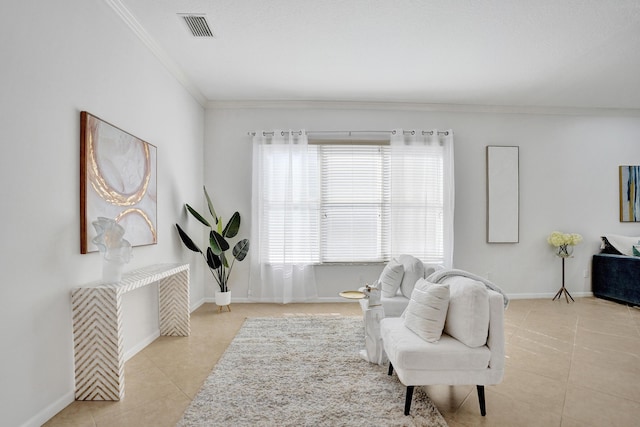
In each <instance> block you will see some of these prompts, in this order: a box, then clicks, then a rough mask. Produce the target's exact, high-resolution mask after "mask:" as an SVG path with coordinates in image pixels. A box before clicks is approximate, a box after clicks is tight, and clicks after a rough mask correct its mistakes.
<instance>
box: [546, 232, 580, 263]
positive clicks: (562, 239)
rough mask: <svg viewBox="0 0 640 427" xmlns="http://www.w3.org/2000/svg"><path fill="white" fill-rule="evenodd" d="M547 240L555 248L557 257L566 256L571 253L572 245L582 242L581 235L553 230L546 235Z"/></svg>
mask: <svg viewBox="0 0 640 427" xmlns="http://www.w3.org/2000/svg"><path fill="white" fill-rule="evenodd" d="M547 242H549V244H550V245H551V246H554V247H555V248H557V251H556V254H557V255H558V256H559V257H563V258H567V257H569V256H571V253H573V246H575V245H577V244H578V243H580V242H582V236H581V235H579V234H577V233H561V232H560V231H554V232H553V233H551V234H550V235H549V237H547Z"/></svg>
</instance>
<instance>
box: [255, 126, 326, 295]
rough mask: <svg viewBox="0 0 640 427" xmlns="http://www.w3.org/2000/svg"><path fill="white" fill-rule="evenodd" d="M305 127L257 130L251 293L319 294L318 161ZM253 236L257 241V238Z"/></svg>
mask: <svg viewBox="0 0 640 427" xmlns="http://www.w3.org/2000/svg"><path fill="white" fill-rule="evenodd" d="M313 156H314V155H313V153H310V152H309V150H308V140H307V135H306V133H305V132H304V131H280V130H275V131H271V132H262V131H261V132H256V134H255V136H254V138H253V183H252V208H251V212H252V216H251V218H252V219H251V239H252V246H253V247H254V248H256V250H254V251H253V252H252V256H251V274H250V283H249V299H250V300H253V301H262V302H279V303H288V302H295V301H305V300H309V299H312V298H314V297H316V296H317V289H316V280H315V272H314V267H313V262H314V260H317V259H318V251H319V246H320V245H319V242H318V236H319V228H320V226H319V215H318V209H319V194H318V191H317V188H318V185H317V179H318V174H317V161H316V159H315V158H310V157H313ZM254 242H255V243H254Z"/></svg>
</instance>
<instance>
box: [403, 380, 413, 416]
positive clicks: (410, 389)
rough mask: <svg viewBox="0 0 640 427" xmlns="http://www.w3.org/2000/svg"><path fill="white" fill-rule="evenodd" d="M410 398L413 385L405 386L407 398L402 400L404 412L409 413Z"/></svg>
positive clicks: (411, 398)
mask: <svg viewBox="0 0 640 427" xmlns="http://www.w3.org/2000/svg"><path fill="white" fill-rule="evenodd" d="M411 400H413V386H412V385H408V386H407V398H406V399H405V401H404V414H405V415H409V410H410V409H411Z"/></svg>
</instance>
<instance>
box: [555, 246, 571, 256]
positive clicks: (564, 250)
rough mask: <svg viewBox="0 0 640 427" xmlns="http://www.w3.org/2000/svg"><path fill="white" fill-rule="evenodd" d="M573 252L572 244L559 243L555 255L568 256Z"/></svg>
mask: <svg viewBox="0 0 640 427" xmlns="http://www.w3.org/2000/svg"><path fill="white" fill-rule="evenodd" d="M572 254H573V246H572V245H560V246H558V248H557V251H556V255H558V256H559V257H560V258H569V257H570V256H571V255H572Z"/></svg>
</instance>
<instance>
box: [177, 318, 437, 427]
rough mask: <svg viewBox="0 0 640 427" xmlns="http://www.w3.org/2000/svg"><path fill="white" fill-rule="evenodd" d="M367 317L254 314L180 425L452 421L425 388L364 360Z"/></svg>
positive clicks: (413, 423)
mask: <svg viewBox="0 0 640 427" xmlns="http://www.w3.org/2000/svg"><path fill="white" fill-rule="evenodd" d="M363 347H364V331H363V326H362V318H359V317H342V316H314V317H295V316H294V317H285V318H251V319H247V320H246V321H245V323H244V325H243V326H242V328H241V329H240V331H239V332H238V334H237V335H236V337H235V338H234V339H233V341H232V342H231V344H230V345H229V347H228V348H227V350H226V352H225V353H224V354H223V356H222V358H221V359H220V361H219V362H218V364H217V365H216V366H215V368H214V369H213V371H212V372H211V374H210V375H209V377H208V378H207V379H206V380H205V383H204V385H203V386H202V389H201V390H200V391H199V392H198V395H197V396H196V397H195V399H194V400H193V401H192V402H191V405H190V406H189V407H188V408H187V410H186V411H185V413H184V415H183V417H182V419H181V420H180V422H179V423H178V426H373V425H375V426H446V425H447V423H446V422H445V420H444V418H442V415H440V413H439V412H438V409H437V408H436V407H435V406H434V405H433V403H432V402H431V401H430V400H429V398H428V397H427V395H426V393H425V392H424V391H423V389H422V388H420V387H416V389H415V392H414V395H413V404H412V406H411V415H409V416H405V415H404V413H403V410H404V399H405V387H404V386H403V385H402V384H401V383H400V382H399V381H398V378H397V377H396V376H395V375H393V376H388V375H387V368H386V367H383V366H378V365H374V364H371V363H368V362H366V361H364V360H362V359H361V358H360V357H359V355H358V352H359V350H360V349H361V348H363Z"/></svg>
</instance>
